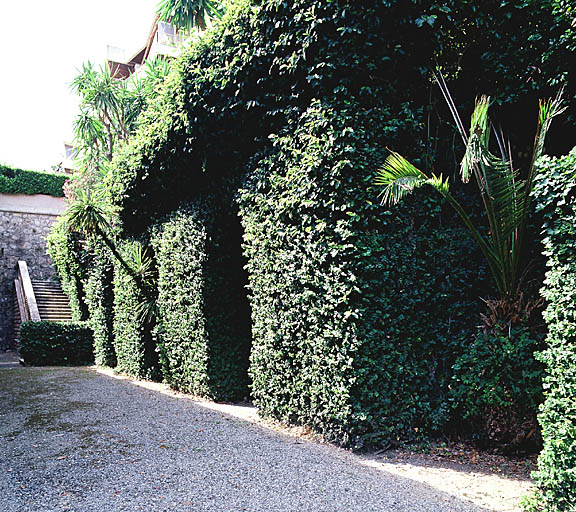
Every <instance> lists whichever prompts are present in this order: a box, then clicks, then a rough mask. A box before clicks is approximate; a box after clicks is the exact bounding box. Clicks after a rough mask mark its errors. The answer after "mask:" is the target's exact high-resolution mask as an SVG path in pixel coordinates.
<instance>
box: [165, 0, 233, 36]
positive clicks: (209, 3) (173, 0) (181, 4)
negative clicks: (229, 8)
mask: <svg viewBox="0 0 576 512" xmlns="http://www.w3.org/2000/svg"><path fill="white" fill-rule="evenodd" d="M157 11H158V17H159V19H160V20H161V21H166V22H168V23H171V24H172V25H174V26H175V27H176V28H178V29H183V30H192V29H193V28H196V27H198V28H199V29H200V30H205V29H206V21H207V20H208V19H210V18H219V17H221V16H222V8H221V6H220V2H218V1H216V0H160V3H159V4H158V7H157Z"/></svg>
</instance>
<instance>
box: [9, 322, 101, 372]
mask: <svg viewBox="0 0 576 512" xmlns="http://www.w3.org/2000/svg"><path fill="white" fill-rule="evenodd" d="M18 350H19V352H20V356H21V357H22V359H24V362H25V363H26V364H27V365H32V366H66V365H84V364H92V363H93V362H94V353H93V351H92V331H91V330H90V328H89V327H88V326H87V325H86V323H84V322H70V323H63V322H62V323H60V322H24V323H23V324H22V326H21V328H20V339H19V344H18Z"/></svg>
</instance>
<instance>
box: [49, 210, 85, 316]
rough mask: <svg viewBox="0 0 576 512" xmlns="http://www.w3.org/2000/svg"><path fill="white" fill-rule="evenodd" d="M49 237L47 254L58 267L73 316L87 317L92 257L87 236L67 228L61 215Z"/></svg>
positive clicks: (65, 221)
mask: <svg viewBox="0 0 576 512" xmlns="http://www.w3.org/2000/svg"><path fill="white" fill-rule="evenodd" d="M46 241H47V252H48V255H49V256H50V259H51V260H52V263H53V264H54V266H55V267H56V271H57V272H58V276H59V278H60V283H61V285H62V290H63V291H64V293H65V294H66V295H67V296H68V300H69V303H70V308H71V309H72V317H73V319H74V320H76V321H83V320H87V319H88V308H87V307H86V303H85V302H84V296H85V291H84V280H85V278H86V276H87V274H88V271H89V267H90V262H91V258H90V255H89V254H88V252H87V251H86V248H85V245H84V240H83V239H82V237H81V236H80V235H79V234H78V233H73V232H71V231H70V230H69V229H68V223H67V220H66V218H65V217H60V218H59V219H58V220H57V221H56V222H55V223H54V225H53V227H52V230H51V231H50V234H49V235H48V237H47V240H46Z"/></svg>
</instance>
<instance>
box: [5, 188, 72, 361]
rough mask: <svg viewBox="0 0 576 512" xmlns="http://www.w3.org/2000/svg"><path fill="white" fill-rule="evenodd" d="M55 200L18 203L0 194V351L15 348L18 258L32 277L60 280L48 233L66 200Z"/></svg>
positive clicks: (32, 199)
mask: <svg viewBox="0 0 576 512" xmlns="http://www.w3.org/2000/svg"><path fill="white" fill-rule="evenodd" d="M54 199H55V198H50V199H47V198H46V196H27V197H25V198H23V200H22V201H21V202H20V203H19V202H18V198H17V197H15V196H7V195H4V194H0V350H5V349H7V348H11V347H13V342H14V340H13V338H14V334H13V329H12V322H13V318H14V317H13V314H14V312H13V300H14V279H15V278H16V274H17V269H16V264H17V262H18V260H24V261H26V263H27V264H28V269H29V271H30V277H31V278H32V279H38V280H49V281H56V280H57V278H56V271H55V269H54V267H53V266H52V262H51V261H50V258H49V257H48V255H47V254H46V236H47V235H48V233H50V229H51V227H52V224H54V222H55V221H56V219H57V218H58V213H59V211H60V212H61V211H62V210H63V209H64V206H65V203H64V200H63V199H59V200H57V202H56V203H55V202H54ZM19 204H20V206H19ZM55 205H56V206H55ZM19 210H20V211H19ZM42 212H46V213H42Z"/></svg>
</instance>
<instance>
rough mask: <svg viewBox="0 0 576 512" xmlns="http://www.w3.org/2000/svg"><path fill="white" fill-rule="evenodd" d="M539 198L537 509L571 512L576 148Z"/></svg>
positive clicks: (544, 183) (544, 166) (547, 170)
mask: <svg viewBox="0 0 576 512" xmlns="http://www.w3.org/2000/svg"><path fill="white" fill-rule="evenodd" d="M534 195H535V197H536V200H537V202H538V205H539V210H540V212H541V213H542V215H543V217H544V226H543V240H544V247H545V255H546V256H547V258H548V262H547V267H548V271H547V273H546V280H545V282H544V288H543V290H542V294H543V297H544V299H545V300H546V303H547V307H546V311H545V313H544V318H545V320H546V323H547V325H548V337H547V339H546V345H547V347H546V350H545V351H544V352H542V354H541V355H540V358H541V360H542V362H544V364H545V365H546V377H545V379H544V390H545V401H544V405H543V406H542V409H541V412H540V417H539V420H540V424H541V426H542V437H543V439H544V449H543V450H542V452H541V453H540V457H539V459H538V471H537V472H536V474H535V475H534V476H535V477H536V482H537V491H536V493H535V495H534V496H533V501H534V504H533V506H534V508H533V510H545V511H550V512H569V511H571V510H574V503H576V401H575V400H574V397H575V396H576V148H575V149H573V150H572V152H571V153H570V154H569V155H567V156H565V157H562V158H545V159H543V160H542V161H541V162H540V173H539V176H538V178H537V186H536V188H535V193H534Z"/></svg>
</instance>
